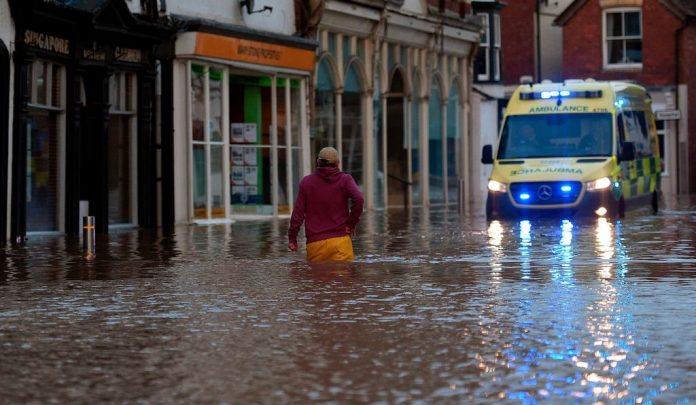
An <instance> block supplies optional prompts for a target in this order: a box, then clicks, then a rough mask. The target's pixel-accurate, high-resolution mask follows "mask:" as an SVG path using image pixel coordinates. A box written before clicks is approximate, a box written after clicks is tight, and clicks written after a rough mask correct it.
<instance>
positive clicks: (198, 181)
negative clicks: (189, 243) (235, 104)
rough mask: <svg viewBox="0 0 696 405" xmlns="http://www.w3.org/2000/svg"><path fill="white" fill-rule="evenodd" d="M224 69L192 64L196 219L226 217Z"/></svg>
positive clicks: (194, 216)
mask: <svg viewBox="0 0 696 405" xmlns="http://www.w3.org/2000/svg"><path fill="white" fill-rule="evenodd" d="M223 78H224V74H223V70H222V69H217V68H214V67H210V66H204V65H198V64H192V65H191V89H190V90H191V95H190V100H191V143H192V159H191V161H192V168H191V170H192V179H193V185H192V194H193V195H192V197H193V198H192V199H193V218H194V219H198V220H207V219H221V218H226V217H227V213H226V211H225V188H226V185H225V176H224V163H225V157H224V154H223V152H224V147H225V139H223V125H222V123H223V88H224V86H223Z"/></svg>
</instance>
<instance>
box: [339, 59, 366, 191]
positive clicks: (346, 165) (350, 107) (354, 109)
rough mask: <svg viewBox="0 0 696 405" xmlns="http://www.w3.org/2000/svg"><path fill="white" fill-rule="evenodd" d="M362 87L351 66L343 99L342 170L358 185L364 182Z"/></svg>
mask: <svg viewBox="0 0 696 405" xmlns="http://www.w3.org/2000/svg"><path fill="white" fill-rule="evenodd" d="M361 89H362V86H361V84H360V76H359V75H358V72H357V67H356V65H354V64H353V65H351V66H350V67H349V68H348V71H347V72H346V83H345V86H344V88H343V97H342V105H341V110H342V118H343V120H342V123H341V124H342V125H343V128H342V138H343V139H342V146H343V159H342V164H341V166H342V169H343V170H344V171H346V172H348V173H350V174H351V175H352V176H353V178H354V179H355V181H356V182H357V183H358V185H360V186H362V185H364V180H363V163H364V152H363V133H362V128H363V123H362V117H363V112H362V91H361Z"/></svg>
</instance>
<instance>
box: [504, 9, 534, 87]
mask: <svg viewBox="0 0 696 405" xmlns="http://www.w3.org/2000/svg"><path fill="white" fill-rule="evenodd" d="M535 1H536V0H514V1H509V2H508V4H507V6H505V7H504V8H503V10H502V11H501V13H500V20H501V25H502V27H501V36H502V49H501V52H502V55H501V71H502V72H501V73H502V81H503V83H504V84H506V85H514V84H519V82H520V76H527V75H529V76H532V77H534V75H535V71H536V69H535V60H536V58H535V50H534V43H535V29H534V27H535V24H536V22H535V18H534V13H535V11H536V3H535Z"/></svg>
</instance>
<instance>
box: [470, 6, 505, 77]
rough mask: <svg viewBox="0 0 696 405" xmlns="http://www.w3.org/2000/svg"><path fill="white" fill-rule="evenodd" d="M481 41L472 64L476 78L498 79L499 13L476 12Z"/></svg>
mask: <svg viewBox="0 0 696 405" xmlns="http://www.w3.org/2000/svg"><path fill="white" fill-rule="evenodd" d="M477 15H478V17H479V19H480V21H481V24H482V27H481V31H482V32H481V42H480V43H479V51H478V55H477V56H476V63H475V66H474V69H475V72H476V79H477V80H478V81H481V82H488V81H498V80H500V15H499V14H497V13H491V14H489V13H485V12H483V13H478V14H477Z"/></svg>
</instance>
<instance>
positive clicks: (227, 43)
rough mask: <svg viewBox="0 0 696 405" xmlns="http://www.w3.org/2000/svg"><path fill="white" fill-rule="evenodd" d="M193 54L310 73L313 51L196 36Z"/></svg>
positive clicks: (203, 34)
mask: <svg viewBox="0 0 696 405" xmlns="http://www.w3.org/2000/svg"><path fill="white" fill-rule="evenodd" d="M194 52H195V54H196V55H199V56H205V57H212V58H220V59H226V60H233V61H240V62H246V63H255V64H259V65H266V66H275V67H283V68H290V69H300V70H305V71H311V70H312V69H313V68H314V51H312V50H310V49H303V48H296V47H292V46H287V45H279V44H274V43H268V42H261V41H255V40H251V39H243V38H236V37H227V36H223V35H216V34H210V33H207V32H198V33H196V45H195V50H194Z"/></svg>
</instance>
